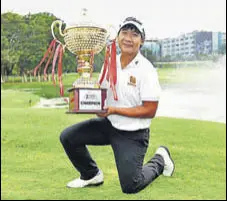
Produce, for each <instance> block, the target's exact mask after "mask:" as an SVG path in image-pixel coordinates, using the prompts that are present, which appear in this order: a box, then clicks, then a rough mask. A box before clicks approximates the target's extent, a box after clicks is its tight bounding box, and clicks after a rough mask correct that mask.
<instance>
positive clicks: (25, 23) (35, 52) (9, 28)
mask: <svg viewBox="0 0 227 201" xmlns="http://www.w3.org/2000/svg"><path fill="white" fill-rule="evenodd" d="M56 19H58V18H57V17H56V16H54V15H53V14H51V13H46V12H44V13H37V14H28V15H25V16H22V15H19V14H16V13H11V12H8V13H3V14H1V25H2V26H1V74H2V75H22V74H24V73H26V74H29V73H31V72H32V71H33V70H34V68H35V66H37V65H38V64H39V62H40V61H41V59H42V57H43V56H44V53H45V52H46V50H47V48H48V46H49V44H50V42H51V41H52V39H53V36H52V34H51V24H52V22H53V21H54V20H56ZM65 26H66V24H64V23H63V27H62V29H63V30H64V28H65ZM55 35H56V36H57V38H59V40H60V41H61V42H63V43H64V40H63V38H62V37H60V35H59V33H58V30H57V27H56V28H55ZM103 56H104V51H102V52H101V53H100V54H99V55H96V57H95V70H96V71H100V68H101V66H102V63H103V59H104V58H103ZM43 65H44V66H45V62H44V64H43ZM49 65H50V66H51V62H50V64H49ZM44 66H43V67H44ZM41 71H42V72H43V70H42V69H41ZM50 71H51V67H49V72H50ZM63 71H64V72H75V71H76V57H75V55H73V54H72V53H70V52H69V51H68V50H67V48H66V51H65V53H64V56H63ZM40 73H41V72H40Z"/></svg>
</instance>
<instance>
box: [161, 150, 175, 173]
mask: <svg viewBox="0 0 227 201" xmlns="http://www.w3.org/2000/svg"><path fill="white" fill-rule="evenodd" d="M160 147H162V148H164V149H165V150H166V151H167V153H168V155H169V158H170V160H171V161H172V163H173V171H172V173H171V175H170V176H172V175H173V173H174V170H175V163H174V161H173V159H172V158H171V155H170V152H169V149H168V148H167V147H165V146H160Z"/></svg>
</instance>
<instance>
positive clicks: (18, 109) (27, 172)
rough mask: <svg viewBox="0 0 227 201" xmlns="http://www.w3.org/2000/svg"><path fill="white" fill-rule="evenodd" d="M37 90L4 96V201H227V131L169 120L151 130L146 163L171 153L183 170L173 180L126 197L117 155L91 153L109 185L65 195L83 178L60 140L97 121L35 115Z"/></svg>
mask: <svg viewBox="0 0 227 201" xmlns="http://www.w3.org/2000/svg"><path fill="white" fill-rule="evenodd" d="M18 86H19V85H18ZM3 87H4V86H3ZM8 88H10V87H8ZM11 88H14V86H11ZM19 88H20V87H19ZM25 88H27V87H25ZM37 88H38V84H37ZM33 90H34V89H33ZM33 90H30V92H28V90H27V91H26V90H23V91H18V90H15V88H14V90H5V89H2V90H1V109H2V111H1V120H2V123H1V151H2V152H1V176H2V177H1V199H2V200H28V199H30V200H45V199H46V200H60V199H62V200H98V199H100V200H109V199H112V200H143V199H144V200H224V199H226V133H225V131H226V124H222V123H214V122H206V121H197V120H187V119H176V118H164V117H162V118H161V117H157V118H155V119H154V120H153V122H152V125H151V132H150V135H151V136H150V144H149V148H148V152H147V155H146V158H145V162H146V161H147V160H148V159H150V157H151V156H152V155H153V154H154V152H155V150H156V148H157V147H158V146H159V145H166V146H168V147H169V148H170V150H171V154H172V157H173V159H174V161H175V164H176V169H175V174H174V175H173V177H164V176H160V177H159V178H158V179H156V180H155V181H154V182H153V183H152V184H151V185H149V186H148V187H147V188H145V189H144V190H143V191H141V192H139V193H138V194H132V195H127V194H123V193H122V192H121V189H120V184H119V180H118V174H117V170H116V167H115V161H114V156H113V152H112V149H111V147H109V146H97V147H93V146H89V147H88V148H89V150H90V152H91V155H92V156H93V158H94V159H95V160H96V162H97V164H98V166H99V167H100V168H101V169H102V170H103V172H104V177H105V182H104V185H102V186H99V187H88V188H84V189H68V188H66V183H67V182H68V181H70V180H72V179H73V178H75V177H77V176H79V174H78V172H77V171H75V170H74V168H73V166H72V165H71V163H70V161H69V160H68V158H67V156H66V154H65V152H64V150H63V148H62V146H61V144H60V141H59V136H60V133H61V131H62V130H63V129H64V128H65V127H67V126H69V125H71V124H74V123H77V122H80V121H83V120H86V119H88V118H92V117H95V116H94V115H69V114H65V112H66V109H38V108H32V107H30V105H29V103H28V100H29V99H31V100H33V101H32V103H33V104H34V103H35V102H37V101H38V100H39V96H38V95H40V94H37V95H36V94H33V93H32V92H33Z"/></svg>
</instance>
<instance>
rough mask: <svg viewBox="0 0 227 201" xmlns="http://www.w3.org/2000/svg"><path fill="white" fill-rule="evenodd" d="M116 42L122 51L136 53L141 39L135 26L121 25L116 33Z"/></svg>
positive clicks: (141, 41)
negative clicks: (117, 33)
mask: <svg viewBox="0 0 227 201" xmlns="http://www.w3.org/2000/svg"><path fill="white" fill-rule="evenodd" d="M118 44H119V47H120V49H121V52H122V53H126V54H136V53H137V52H138V50H139V49H140V45H141V44H143V40H142V38H141V34H140V33H139V32H138V31H137V30H136V29H135V28H127V27H126V28H124V27H123V28H122V29H121V31H120V33H119V35H118Z"/></svg>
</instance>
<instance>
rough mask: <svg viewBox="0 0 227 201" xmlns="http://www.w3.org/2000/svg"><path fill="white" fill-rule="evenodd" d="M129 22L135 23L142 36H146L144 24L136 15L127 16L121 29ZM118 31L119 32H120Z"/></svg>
mask: <svg viewBox="0 0 227 201" xmlns="http://www.w3.org/2000/svg"><path fill="white" fill-rule="evenodd" d="M127 24H132V25H134V26H135V27H136V28H137V29H138V30H139V32H140V33H141V35H142V38H145V31H144V27H143V24H142V23H141V22H140V21H139V20H137V19H136V18H134V17H127V18H126V19H125V20H124V22H123V23H122V24H121V25H120V29H119V31H120V30H121V29H122V28H123V27H124V26H125V25H127ZM119 31H118V32H119Z"/></svg>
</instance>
